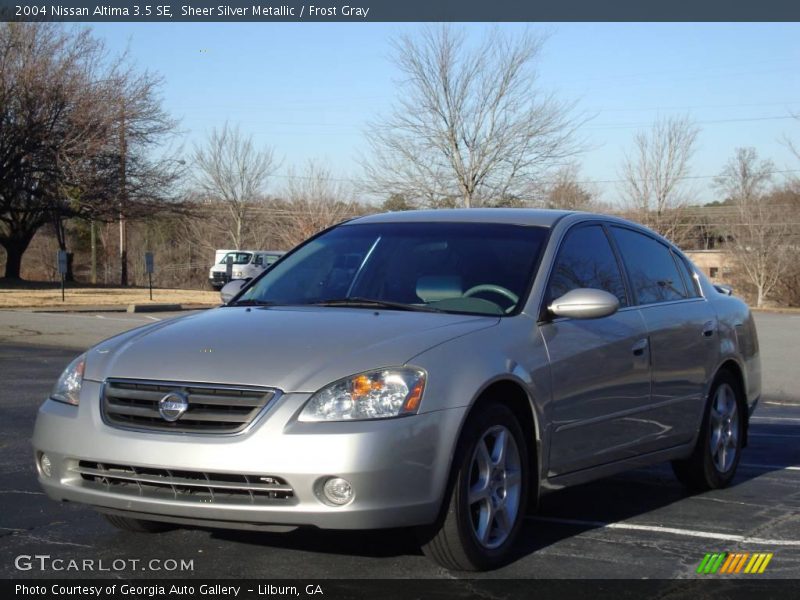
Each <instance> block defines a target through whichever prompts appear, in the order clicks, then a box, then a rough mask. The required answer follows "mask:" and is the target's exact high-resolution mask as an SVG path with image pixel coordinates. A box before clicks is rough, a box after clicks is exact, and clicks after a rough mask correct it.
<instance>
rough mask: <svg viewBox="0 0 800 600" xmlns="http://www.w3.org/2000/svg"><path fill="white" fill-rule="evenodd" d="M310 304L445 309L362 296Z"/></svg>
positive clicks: (417, 310) (330, 299)
mask: <svg viewBox="0 0 800 600" xmlns="http://www.w3.org/2000/svg"><path fill="white" fill-rule="evenodd" d="M310 304H312V305H314V306H367V307H373V306H377V307H380V308H390V309H394V310H410V311H416V312H444V311H443V310H440V309H438V308H433V307H432V306H425V305H420V304H405V303H403V302H392V301H390V300H375V299H374V298H361V297H360V296H351V297H349V298H329V299H327V300H319V301H318V302H311V303H310Z"/></svg>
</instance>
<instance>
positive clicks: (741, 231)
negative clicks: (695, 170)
mask: <svg viewBox="0 0 800 600" xmlns="http://www.w3.org/2000/svg"><path fill="white" fill-rule="evenodd" d="M774 170H775V166H774V164H773V163H772V161H769V160H760V159H759V158H758V153H757V152H756V150H755V149H754V148H737V149H736V151H735V153H734V155H733V157H732V158H731V159H730V160H728V162H727V163H726V165H725V167H724V168H723V169H722V172H721V173H720V174H719V176H718V177H717V178H716V179H715V185H716V186H717V188H718V189H719V190H720V191H722V192H723V193H724V194H725V195H726V197H727V198H728V199H729V200H730V202H731V204H732V206H733V208H734V210H733V211H732V212H731V213H730V216H729V217H728V224H727V230H728V235H729V241H728V247H729V248H730V250H731V252H732V254H733V256H734V259H735V262H736V265H737V266H738V268H739V271H740V273H741V275H743V276H744V278H745V280H746V281H747V283H749V284H751V285H752V286H753V287H754V288H755V291H756V306H759V307H760V306H763V304H764V301H765V300H766V298H767V297H768V296H769V294H770V292H771V291H772V290H773V288H774V287H775V285H776V283H777V282H778V280H779V279H780V277H781V275H782V274H783V273H784V271H785V270H786V268H787V267H788V263H789V261H788V257H789V253H788V245H789V236H788V233H789V225H788V223H787V222H786V220H785V219H784V218H783V210H782V208H781V206H780V205H777V206H776V205H774V204H772V203H770V202H769V199H768V197H767V192H768V190H769V187H770V184H771V182H772V173H773V171H774Z"/></svg>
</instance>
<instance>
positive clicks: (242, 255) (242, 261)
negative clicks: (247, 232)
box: [219, 252, 253, 265]
mask: <svg viewBox="0 0 800 600" xmlns="http://www.w3.org/2000/svg"><path fill="white" fill-rule="evenodd" d="M229 256H230V257H231V258H233V264H235V265H246V264H248V263H249V262H250V259H251V258H252V257H253V255H252V253H250V252H228V253H227V254H226V255H225V256H224V257H222V260H221V261H219V264H221V265H224V264H227V263H228V257H229Z"/></svg>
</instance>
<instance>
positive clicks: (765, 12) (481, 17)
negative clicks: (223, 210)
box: [0, 0, 800, 22]
mask: <svg viewBox="0 0 800 600" xmlns="http://www.w3.org/2000/svg"><path fill="white" fill-rule="evenodd" d="M0 20H3V21H14V20H19V21H68V22H69V21H71V22H111V21H129V22H150V21H152V22H188V21H192V22H215V21H218V22H234V21H242V22H245V21H250V22H279V21H282V22H300V21H313V22H336V21H347V22H388V21H395V22H415V21H419V22H422V21H462V22H469V21H475V22H478V21H480V22H503V21H539V22H547V21H718V22H722V21H726V22H727V21H800V2H798V0H757V1H755V0H352V1H351V2H338V1H330V0H320V2H319V3H309V2H302V1H301V2H298V1H294V0H276V1H274V2H271V1H263V0H247V1H237V0H228V1H227V2H225V1H224V0H222V1H220V0H216V1H209V0H195V1H186V0H184V1H177V2H170V1H165V0H161V1H152V2H148V1H146V0H145V1H142V2H137V1H130V0H129V1H127V2H121V1H119V0H111V1H108V2H101V1H87V0H60V1H56V2H52V1H48V0H0Z"/></svg>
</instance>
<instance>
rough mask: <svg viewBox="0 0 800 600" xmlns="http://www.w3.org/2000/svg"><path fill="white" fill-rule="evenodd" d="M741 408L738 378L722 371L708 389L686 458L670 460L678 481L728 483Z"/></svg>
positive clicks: (741, 431) (737, 450) (741, 429)
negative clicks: (701, 416)
mask: <svg viewBox="0 0 800 600" xmlns="http://www.w3.org/2000/svg"><path fill="white" fill-rule="evenodd" d="M744 410H745V402H744V399H743V396H742V391H741V387H740V385H739V381H738V380H737V379H736V378H735V377H734V376H733V375H732V374H731V373H730V372H727V371H723V372H722V373H720V374H719V375H718V376H717V378H716V379H715V380H714V383H713V385H712V386H711V390H710V391H709V394H708V401H707V402H706V409H705V414H704V415H703V423H702V425H701V429H700V433H699V435H698V437H697V444H696V445H695V448H694V451H693V452H692V454H691V456H689V458H687V459H684V460H674V461H672V470H673V471H674V472H675V476H676V477H677V478H678V481H680V482H681V483H683V484H684V485H685V486H686V487H688V488H689V489H691V490H693V491H707V490H716V489H720V488H724V487H726V486H727V485H728V484H730V482H731V481H732V480H733V477H734V475H735V474H736V467H737V466H738V465H739V459H740V457H741V454H742V440H743V439H744V435H745V414H744Z"/></svg>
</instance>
